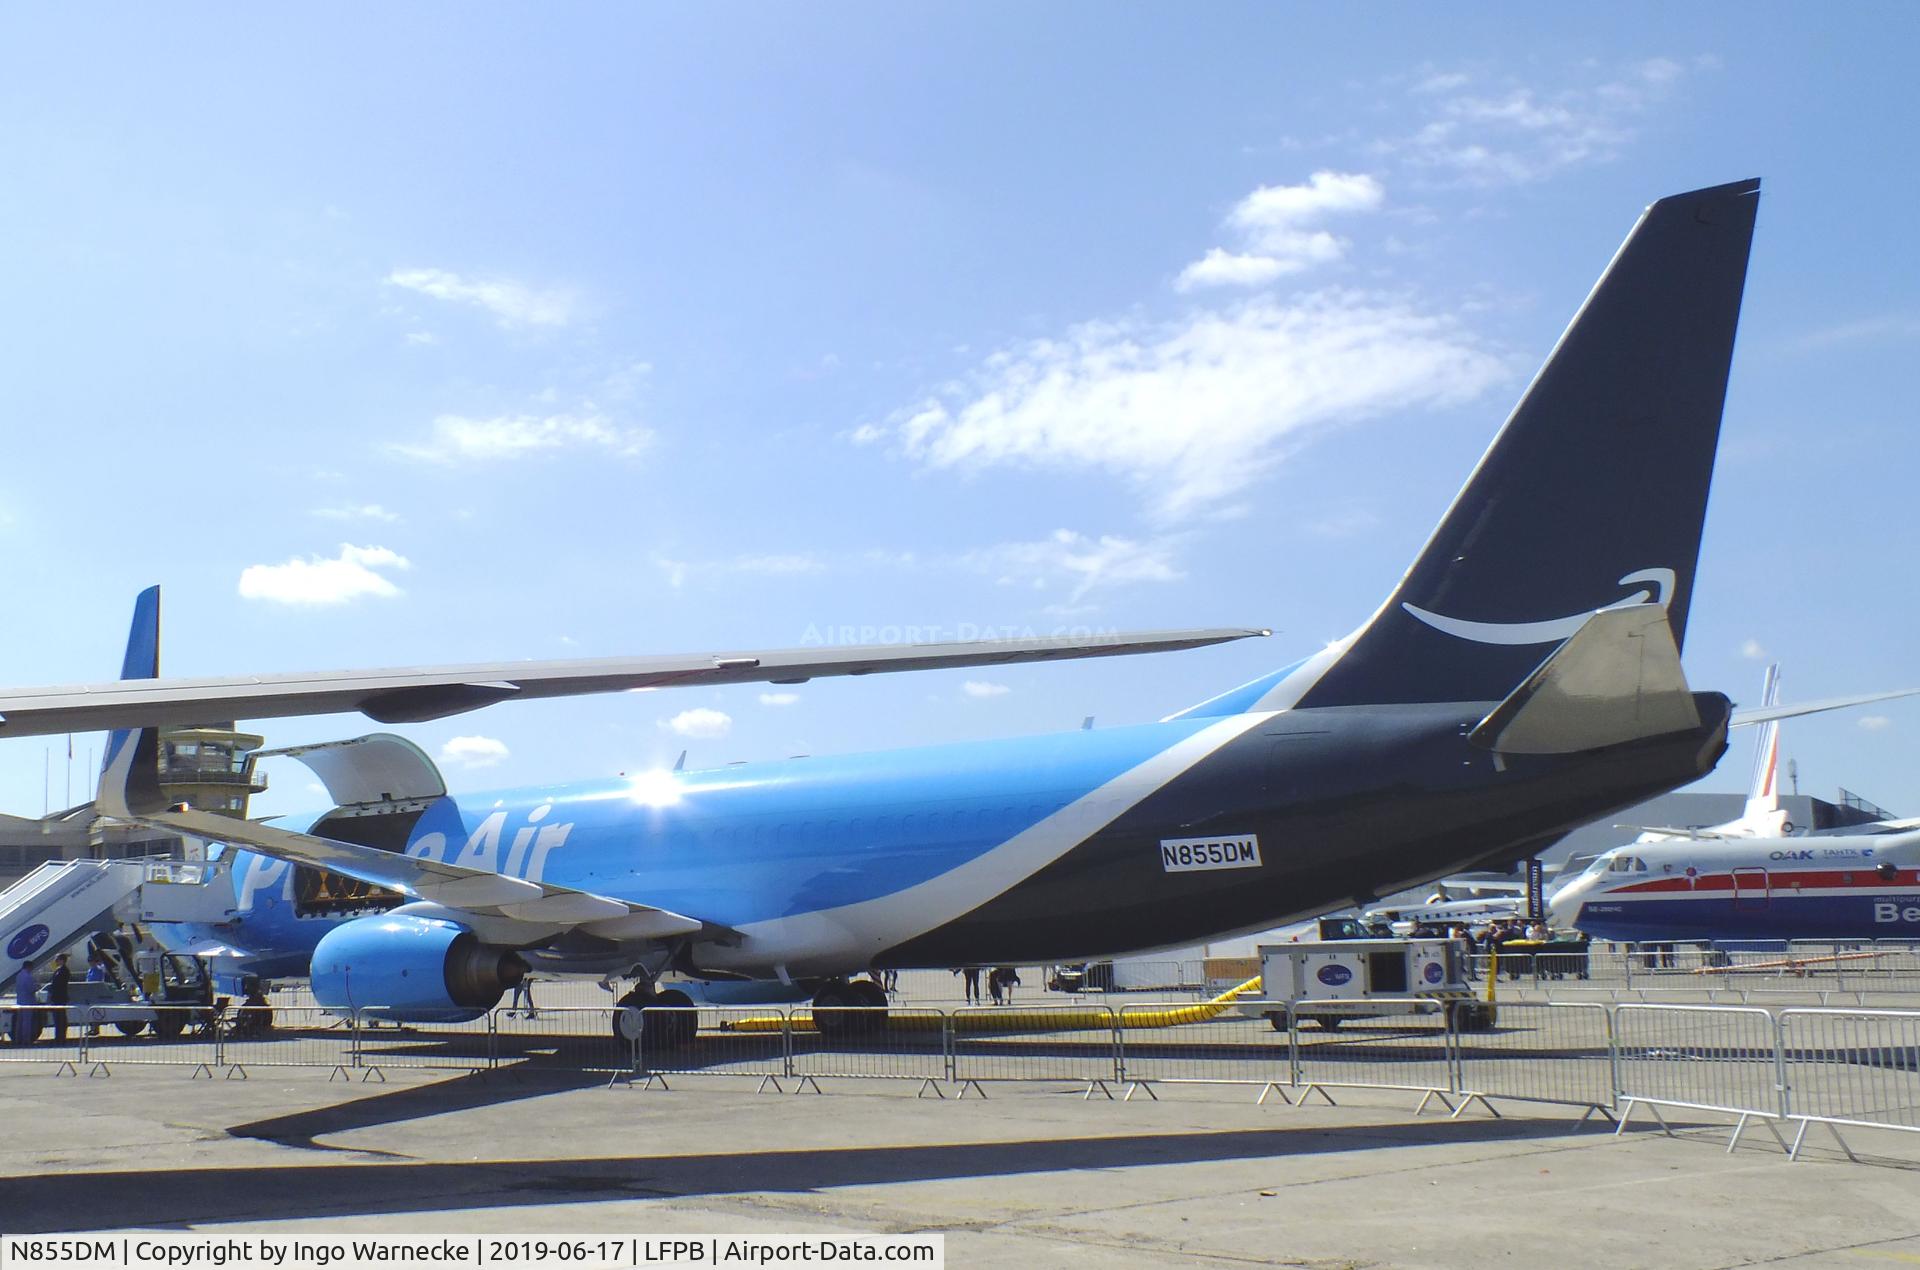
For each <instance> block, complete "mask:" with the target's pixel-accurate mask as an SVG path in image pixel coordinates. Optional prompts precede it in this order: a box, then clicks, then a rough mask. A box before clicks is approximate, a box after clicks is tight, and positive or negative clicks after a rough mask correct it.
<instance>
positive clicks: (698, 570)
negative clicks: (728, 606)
mask: <svg viewBox="0 0 1920 1270" xmlns="http://www.w3.org/2000/svg"><path fill="white" fill-rule="evenodd" d="M653 563H654V565H655V566H656V567H657V568H658V569H659V570H660V572H662V573H663V574H665V575H666V578H667V585H668V586H671V587H674V588H679V587H682V586H685V585H686V584H687V579H688V578H690V577H693V576H694V575H695V574H698V575H699V576H701V577H703V578H705V577H713V576H717V575H720V574H729V573H744V574H750V575H753V576H757V577H787V576H793V575H796V574H802V573H821V572H824V571H825V569H826V567H827V565H826V562H825V561H823V560H821V559H820V558H819V557H818V556H815V555H812V554H810V553H806V552H795V553H791V554H787V555H765V556H746V555H742V556H734V557H732V558H730V559H725V560H675V559H673V558H672V557H670V556H663V555H660V554H658V553H656V554H655V555H654V557H653Z"/></svg>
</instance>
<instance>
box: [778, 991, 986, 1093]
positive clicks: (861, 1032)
mask: <svg viewBox="0 0 1920 1270" xmlns="http://www.w3.org/2000/svg"><path fill="white" fill-rule="evenodd" d="M1000 1012H1004V1011H1000ZM787 1020H788V1026H789V1028H790V1031H789V1033H788V1042H787V1056H788V1067H787V1074H788V1075H791V1076H792V1077H793V1078H794V1079H795V1080H796V1081H797V1082H798V1084H797V1085H796V1089H809V1088H810V1089H813V1090H815V1091H816V1092H817V1091H818V1090H819V1087H820V1086H819V1082H820V1081H822V1080H825V1079H827V1078H829V1077H834V1078H840V1077H847V1078H854V1079H862V1080H875V1079H879V1080H917V1081H919V1082H920V1093H921V1094H923V1095H924V1094H926V1093H929V1092H931V1093H933V1094H934V1095H936V1096H938V1097H945V1095H944V1094H943V1093H941V1091H940V1082H941V1081H946V1080H952V1079H953V1053H952V1050H951V1047H950V1046H951V1033H950V1030H949V1028H948V1026H947V1014H946V1012H945V1011H944V1010H935V1009H928V1008H917V1009H916V1008H905V1007H901V1006H891V1007H887V1008H880V1007H857V1008H851V1009H841V1010H833V1011H821V1012H820V1014H819V1016H818V1017H817V1018H816V1016H815V1013H814V1011H812V1010H809V1009H795V1010H793V1011H791V1012H790V1013H789V1014H788V1016H787Z"/></svg>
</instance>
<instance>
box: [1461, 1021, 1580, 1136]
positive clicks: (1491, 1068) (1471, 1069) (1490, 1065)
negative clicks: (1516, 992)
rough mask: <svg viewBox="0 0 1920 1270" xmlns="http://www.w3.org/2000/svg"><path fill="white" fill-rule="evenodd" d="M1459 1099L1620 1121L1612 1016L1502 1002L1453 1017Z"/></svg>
mask: <svg viewBox="0 0 1920 1270" xmlns="http://www.w3.org/2000/svg"><path fill="white" fill-rule="evenodd" d="M1454 1019H1455V1026H1454V1076H1455V1081H1456V1084H1455V1086H1454V1090H1453V1092H1454V1093H1456V1094H1460V1095H1461V1096H1463V1097H1464V1098H1468V1099H1472V1098H1479V1099H1481V1100H1482V1101H1483V1102H1484V1101H1485V1100H1488V1099H1512V1100H1517V1101H1523V1102H1545V1103H1561V1104H1565V1105H1568V1106H1573V1107H1585V1108H1588V1112H1587V1115H1585V1116H1582V1117H1581V1120H1582V1121H1583V1122H1584V1121H1585V1120H1586V1119H1587V1118H1588V1117H1590V1116H1592V1115H1595V1114H1599V1115H1602V1116H1604V1117H1606V1118H1607V1119H1609V1120H1612V1119H1613V1118H1614V1116H1613V1111H1612V1108H1613V1104H1614V1093H1615V1091H1616V1090H1617V1089H1618V1084H1617V1083H1616V1077H1615V1073H1614V1035H1613V1012H1612V1010H1611V1008H1610V1007H1608V1006H1606V1005H1603V1004H1601V1003H1599V1002H1593V1003H1590V1004H1581V1003H1577V1002H1512V1001H1507V1002H1501V1003H1499V1004H1498V1005H1496V1006H1494V1007H1493V1009H1492V1012H1491V1014H1490V1015H1488V1014H1485V1013H1481V1012H1479V1011H1467V1010H1456V1011H1455V1014H1454Z"/></svg>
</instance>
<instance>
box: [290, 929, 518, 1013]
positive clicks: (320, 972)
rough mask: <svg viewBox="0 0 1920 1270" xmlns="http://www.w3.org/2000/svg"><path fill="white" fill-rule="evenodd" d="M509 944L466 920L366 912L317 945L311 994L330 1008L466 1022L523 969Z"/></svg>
mask: <svg viewBox="0 0 1920 1270" xmlns="http://www.w3.org/2000/svg"><path fill="white" fill-rule="evenodd" d="M526 973H527V963H526V962H525V961H523V960H521V958H520V955H519V954H518V953H516V952H514V951H513V950H512V949H511V948H502V947H500V946H498V945H494V944H485V943H482V942H481V941H480V938H479V936H477V935H475V934H474V933H473V932H472V931H470V930H468V929H466V928H465V927H464V926H458V925H455V924H454V923H453V922H447V921H440V920H438V919H436V918H429V917H415V916H410V915H407V914H385V915H381V916H376V917H361V918H356V919H355V920H353V921H350V922H347V923H345V924H343V925H340V926H337V927H335V928H334V929H333V930H330V931H328V932H327V933H326V935H324V936H323V937H322V938H321V940H320V943H319V944H318V945H317V946H316V947H315V948H314V950H313V996H314V999H315V1000H316V1001H318V1002H319V1003H320V1004H321V1005H322V1006H323V1007H325V1008H326V1009H329V1010H337V1011H341V1012H349V1011H356V1010H377V1011H379V1012H380V1015H381V1017H383V1018H390V1019H393V1020H394V1021H396V1022H402V1023H462V1022H465V1021H467V1020H468V1019H477V1018H479V1017H480V1016H481V1015H483V1014H485V1013H486V1012H487V1011H488V1010H490V1009H492V1008H493V1007H494V1006H495V1005H496V1004H498V1003H499V1000H500V998H501V996H502V995H504V994H505V993H506V991H507V989H509V988H511V987H513V986H514V985H515V984H517V983H519V982H520V980H521V979H522V978H524V977H525V976H526Z"/></svg>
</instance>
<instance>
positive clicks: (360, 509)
mask: <svg viewBox="0 0 1920 1270" xmlns="http://www.w3.org/2000/svg"><path fill="white" fill-rule="evenodd" d="M313 514H314V515H316V516H318V517H320V518H321V519H322V520H378V521H383V522H385V523H387V524H389V525H391V524H394V523H396V522H397V521H398V520H399V519H400V514H399V513H398V512H390V511H388V510H387V509H386V508H384V507H382V506H381V505H380V504H378V503H362V504H359V505H357V506H352V505H350V506H346V507H316V508H314V509H313Z"/></svg>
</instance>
